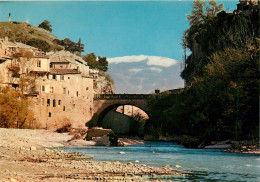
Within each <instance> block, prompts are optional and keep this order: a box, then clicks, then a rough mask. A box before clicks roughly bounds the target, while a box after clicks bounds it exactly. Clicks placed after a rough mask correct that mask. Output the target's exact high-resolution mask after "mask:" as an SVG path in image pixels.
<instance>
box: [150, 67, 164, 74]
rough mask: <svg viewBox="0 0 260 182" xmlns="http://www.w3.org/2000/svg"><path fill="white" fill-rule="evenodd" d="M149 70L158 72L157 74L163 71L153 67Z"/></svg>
mask: <svg viewBox="0 0 260 182" xmlns="http://www.w3.org/2000/svg"><path fill="white" fill-rule="evenodd" d="M148 69H149V70H151V71H155V72H157V73H160V72H162V69H161V68H155V67H151V68H148Z"/></svg>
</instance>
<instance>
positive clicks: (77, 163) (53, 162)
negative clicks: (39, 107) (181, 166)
mask: <svg viewBox="0 0 260 182" xmlns="http://www.w3.org/2000/svg"><path fill="white" fill-rule="evenodd" d="M72 137H73V136H71V135H68V134H66V133H61V134H60V133H56V132H53V131H47V130H21V129H3V128H0V138H1V140H0V179H1V180H0V181H13V182H14V181H22V182H23V181H42V180H44V181H122V180H124V181H160V180H161V181H162V178H167V177H168V176H171V175H188V173H186V172H185V171H180V170H176V169H174V168H171V167H169V166H164V167H153V166H147V165H141V164H132V163H128V164H122V163H120V162H97V161H94V160H93V159H92V158H91V157H87V156H84V155H82V154H79V153H69V152H63V150H62V148H63V147H65V146H71V143H73V142H72V141H73V140H71V139H72ZM76 143H77V146H87V145H93V143H91V141H83V140H79V141H78V142H76ZM73 144H74V145H75V142H74V143H73ZM49 147H56V148H57V150H50V149H48V148H49ZM158 179H160V180H158Z"/></svg>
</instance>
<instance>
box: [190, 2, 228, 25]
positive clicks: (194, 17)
mask: <svg viewBox="0 0 260 182" xmlns="http://www.w3.org/2000/svg"><path fill="white" fill-rule="evenodd" d="M208 4H209V5H208V6H206V1H204V0H193V7H192V11H191V15H188V16H187V18H188V20H189V23H190V25H191V26H193V25H198V24H201V23H204V22H205V21H206V20H207V19H209V18H212V17H214V16H216V15H217V13H218V12H219V11H221V10H222V9H223V4H222V3H221V4H220V5H217V3H216V1H215V0H209V1H208ZM205 6H206V12H204V9H205Z"/></svg>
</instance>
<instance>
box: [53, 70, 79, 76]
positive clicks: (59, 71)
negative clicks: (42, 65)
mask: <svg viewBox="0 0 260 182" xmlns="http://www.w3.org/2000/svg"><path fill="white" fill-rule="evenodd" d="M50 73H51V74H57V75H64V74H80V73H81V72H80V71H78V70H74V69H56V68H51V69H50Z"/></svg>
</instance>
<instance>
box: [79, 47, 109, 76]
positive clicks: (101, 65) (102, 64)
mask: <svg viewBox="0 0 260 182" xmlns="http://www.w3.org/2000/svg"><path fill="white" fill-rule="evenodd" d="M83 59H84V60H85V61H86V62H87V63H88V66H89V67H90V68H91V69H98V70H100V71H103V72H106V71H107V70H108V61H107V58H106V57H100V56H98V60H97V56H96V55H95V53H93V52H92V53H89V54H86V55H85V56H84V57H83Z"/></svg>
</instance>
